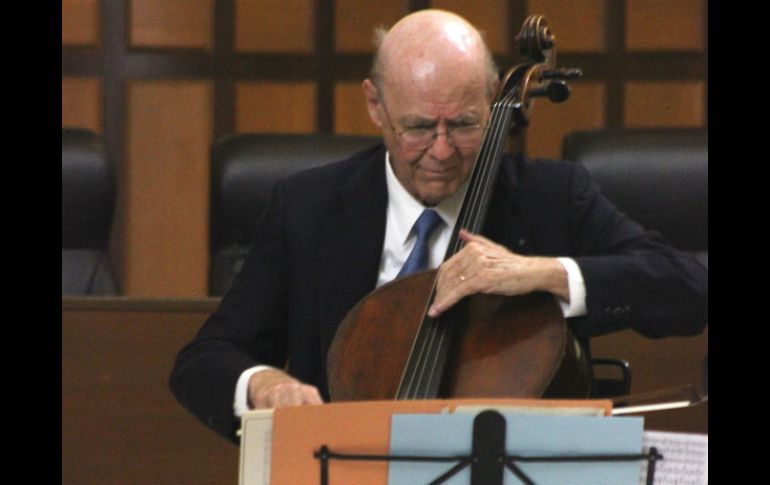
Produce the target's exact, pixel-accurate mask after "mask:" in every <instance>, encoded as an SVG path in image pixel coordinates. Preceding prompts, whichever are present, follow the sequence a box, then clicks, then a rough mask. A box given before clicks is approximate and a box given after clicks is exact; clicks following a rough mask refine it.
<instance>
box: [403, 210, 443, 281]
mask: <svg viewBox="0 0 770 485" xmlns="http://www.w3.org/2000/svg"><path fill="white" fill-rule="evenodd" d="M441 222H443V221H442V220H441V217H440V216H439V215H438V214H437V213H436V211H434V210H433V209H425V210H424V211H422V214H420V217H418V218H417V221H416V222H415V223H414V226H413V227H412V231H414V232H416V233H417V242H416V243H415V244H414V248H413V249H412V252H411V253H410V254H409V257H408V258H406V262H405V263H404V266H402V267H401V271H399V272H398V275H397V276H396V278H400V277H402V276H406V275H408V274H412V273H416V272H417V271H422V270H424V269H426V268H427V267H428V255H429V254H430V249H429V248H428V240H429V239H430V235H431V233H433V231H434V230H435V229H436V228H437V227H438V226H439V224H440V223H441Z"/></svg>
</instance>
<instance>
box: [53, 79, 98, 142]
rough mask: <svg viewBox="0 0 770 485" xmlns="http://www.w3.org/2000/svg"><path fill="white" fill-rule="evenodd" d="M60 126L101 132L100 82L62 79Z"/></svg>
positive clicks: (96, 80)
mask: <svg viewBox="0 0 770 485" xmlns="http://www.w3.org/2000/svg"><path fill="white" fill-rule="evenodd" d="M61 124H62V126H68V127H74V128H86V129H89V130H92V131H95V132H96V133H99V132H101V128H102V110H101V81H100V80H99V79H90V78H62V80H61Z"/></svg>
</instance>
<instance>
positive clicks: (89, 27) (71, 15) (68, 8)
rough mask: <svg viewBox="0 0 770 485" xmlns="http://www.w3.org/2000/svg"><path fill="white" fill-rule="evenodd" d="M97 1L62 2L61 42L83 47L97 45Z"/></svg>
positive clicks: (70, 0)
mask: <svg viewBox="0 0 770 485" xmlns="http://www.w3.org/2000/svg"><path fill="white" fill-rule="evenodd" d="M99 34H100V29H99V2H98V0H62V2H61V42H62V44H64V45H72V46H83V45H94V46H95V45H98V44H99Z"/></svg>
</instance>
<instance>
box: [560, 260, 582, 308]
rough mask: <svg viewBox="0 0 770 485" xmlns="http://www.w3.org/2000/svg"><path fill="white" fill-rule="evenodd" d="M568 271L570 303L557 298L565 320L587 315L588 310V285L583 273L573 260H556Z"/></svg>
mask: <svg viewBox="0 0 770 485" xmlns="http://www.w3.org/2000/svg"><path fill="white" fill-rule="evenodd" d="M556 259H557V260H558V261H559V262H560V263H561V265H562V266H564V269H565V270H566V271H567V285H568V286H569V303H567V302H566V301H564V300H562V299H561V298H557V300H558V302H559V306H560V307H561V311H562V313H563V314H564V318H569V317H579V316H583V315H585V314H587V313H588V312H587V310H586V285H585V283H584V281H583V273H581V272H580V267H579V266H578V264H577V263H576V262H575V260H574V259H572V258H556Z"/></svg>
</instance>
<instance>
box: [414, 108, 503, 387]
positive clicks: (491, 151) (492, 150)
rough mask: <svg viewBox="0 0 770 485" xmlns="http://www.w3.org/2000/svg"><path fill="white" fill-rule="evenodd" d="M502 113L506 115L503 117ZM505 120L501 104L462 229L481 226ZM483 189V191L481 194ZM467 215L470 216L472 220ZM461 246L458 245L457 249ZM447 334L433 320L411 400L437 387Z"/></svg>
mask: <svg viewBox="0 0 770 485" xmlns="http://www.w3.org/2000/svg"><path fill="white" fill-rule="evenodd" d="M501 111H503V112H502V113H501ZM501 116H502V118H503V119H502V120H500V118H501ZM505 118H506V117H505V112H504V110H501V108H500V103H495V105H494V106H493V110H492V115H491V120H492V121H491V123H490V125H489V126H491V128H492V129H491V133H492V135H491V136H492V138H491V139H492V143H491V145H492V146H491V147H490V146H489V144H485V143H482V150H481V152H480V153H479V157H478V159H479V160H478V162H477V163H479V164H480V166H479V167H478V170H476V171H475V172H474V179H475V180H474V181H472V184H471V193H470V195H469V196H468V198H467V200H468V203H469V204H470V209H471V210H470V211H468V210H466V212H465V214H466V216H465V217H463V218H462V219H461V221H460V224H461V225H460V226H459V227H467V224H468V222H472V223H473V224H477V222H474V221H473V219H474V218H478V215H476V214H474V213H478V210H474V208H476V209H478V208H477V207H476V206H478V204H479V200H480V197H481V198H483V197H484V194H485V193H486V192H485V189H484V185H485V183H487V182H488V180H489V179H490V177H491V173H492V172H494V171H493V170H492V169H491V167H490V165H494V162H495V158H496V157H495V155H496V154H497V153H498V152H499V148H500V146H501V145H502V141H501V137H500V133H501V130H503V131H504V130H506V129H507V128H506V124H507V123H506V120H505ZM489 136H490V129H489V128H487V130H486V133H485V138H489ZM479 181H480V182H479ZM480 187H481V190H479V188H480ZM467 214H470V216H468V215H467ZM469 217H470V221H469ZM474 232H475V231H474ZM455 241H459V239H455ZM457 246H459V245H458V244H455V247H457ZM454 252H456V251H454ZM447 334H448V328H447V326H446V325H439V324H438V323H437V322H436V321H435V320H430V323H429V324H428V328H427V329H426V330H425V332H423V336H424V338H423V339H422V342H421V345H420V346H419V347H420V348H419V351H418V358H417V362H416V364H415V371H414V372H412V373H411V376H410V377H411V378H410V380H409V383H408V391H407V393H408V394H409V395H410V396H412V397H414V396H417V395H420V394H422V395H423V397H427V394H428V393H429V392H430V389H431V387H432V386H433V385H434V384H436V383H435V380H436V379H437V378H438V376H439V374H440V373H439V367H440V366H439V359H440V357H441V354H442V350H443V347H444V346H446V345H447V344H446V340H447V339H446V336H447ZM436 340H438V344H436ZM415 379H416V380H415Z"/></svg>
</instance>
